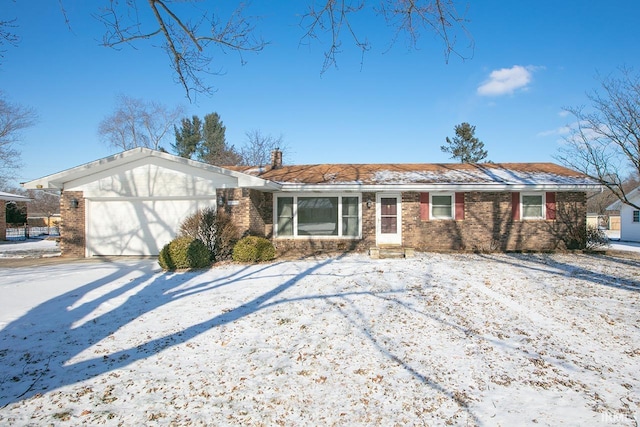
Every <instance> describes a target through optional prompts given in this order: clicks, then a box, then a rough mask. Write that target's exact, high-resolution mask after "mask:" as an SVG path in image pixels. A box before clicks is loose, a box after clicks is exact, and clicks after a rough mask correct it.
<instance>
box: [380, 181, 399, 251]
mask: <svg viewBox="0 0 640 427" xmlns="http://www.w3.org/2000/svg"><path fill="white" fill-rule="evenodd" d="M401 205H402V198H401V196H400V194H395V193H394V194H385V193H378V194H377V196H376V243H377V244H378V245H402V206H401Z"/></svg>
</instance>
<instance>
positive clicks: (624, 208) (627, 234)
mask: <svg viewBox="0 0 640 427" xmlns="http://www.w3.org/2000/svg"><path fill="white" fill-rule="evenodd" d="M627 199H628V200H629V201H630V202H631V203H633V204H635V205H637V206H640V187H638V188H635V189H634V190H632V191H630V192H629V193H627ZM607 211H620V240H624V241H627V242H640V210H638V209H636V208H634V207H633V206H629V205H627V204H625V203H622V202H621V201H620V200H617V201H615V202H613V203H612V204H610V205H609V206H607Z"/></svg>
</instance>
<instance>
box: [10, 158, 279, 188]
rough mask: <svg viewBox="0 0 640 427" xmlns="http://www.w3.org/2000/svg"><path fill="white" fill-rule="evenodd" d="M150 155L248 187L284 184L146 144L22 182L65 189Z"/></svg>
mask: <svg viewBox="0 0 640 427" xmlns="http://www.w3.org/2000/svg"><path fill="white" fill-rule="evenodd" d="M146 156H151V157H158V158H161V159H164V160H168V161H172V162H176V163H182V164H184V165H187V166H191V167H195V168H198V169H202V170H205V171H209V172H213V173H218V174H221V175H226V176H231V177H234V178H237V179H238V183H239V184H240V182H241V181H243V182H244V185H240V186H241V187H244V188H267V189H270V190H278V189H280V184H278V183H275V182H273V181H269V180H266V179H263V178H259V177H256V176H253V175H249V174H246V173H242V172H237V171H233V170H230V169H225V168H223V167H220V166H214V165H209V164H207V163H202V162H198V161H196V160H191V159H186V158H184V157H179V156H175V155H173V154H169V153H163V152H161V151H157V150H151V149H149V148H144V147H137V148H133V149H131V150H127V151H123V152H121V153H117V154H113V155H111V156H107V157H104V158H102V159H99V160H94V161H93V162H89V163H85V164H82V165H79V166H76V167H73V168H70V169H66V170H63V171H61V172H58V173H55V174H52V175H47V176H44V177H42V178H38V179H34V180H31V181H27V182H24V183H22V186H23V187H24V188H29V189H44V188H55V189H58V190H62V189H63V188H64V184H65V183H67V182H69V181H73V180H75V179H78V178H81V177H83V176H86V175H89V174H93V173H95V172H98V171H101V170H108V169H111V168H113V167H116V166H120V165H123V164H128V163H132V162H135V161H137V160H140V159H142V158H144V157H146Z"/></svg>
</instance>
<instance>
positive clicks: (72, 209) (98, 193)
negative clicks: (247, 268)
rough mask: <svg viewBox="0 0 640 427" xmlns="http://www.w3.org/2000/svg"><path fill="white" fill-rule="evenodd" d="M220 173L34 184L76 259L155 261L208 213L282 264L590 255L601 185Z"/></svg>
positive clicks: (323, 169)
mask: <svg viewBox="0 0 640 427" xmlns="http://www.w3.org/2000/svg"><path fill="white" fill-rule="evenodd" d="M281 159H282V153H281V152H279V151H274V153H272V162H271V164H270V165H266V166H262V167H239V166H234V167H218V166H212V165H208V164H204V163H200V162H197V161H193V160H189V159H184V158H181V157H177V156H174V155H171V154H167V153H163V152H159V151H154V150H149V149H145V148H136V149H133V150H129V151H125V152H123V153H120V154H116V155H113V156H109V157H106V158H104V159H100V160H97V161H94V162H91V163H88V164H85V165H81V166H78V167H75V168H72V169H69V170H65V171H62V172H59V173H56V174H53V175H50V176H46V177H43V178H40V179H36V180H33V181H30V182H27V183H25V184H23V185H24V186H25V187H26V188H33V189H38V188H40V189H44V188H54V189H58V190H61V195H62V196H61V199H60V200H61V202H60V203H61V208H60V210H61V216H62V224H61V236H62V241H61V249H62V252H63V255H67V256H79V257H84V256H95V255H155V254H158V253H159V251H160V249H161V248H162V247H163V245H165V244H166V243H168V242H169V241H170V240H171V239H172V238H174V237H175V236H176V233H177V231H178V227H179V224H180V223H181V222H182V220H183V219H184V218H186V217H187V216H188V215H190V214H192V213H194V212H195V211H196V210H198V209H201V208H203V207H207V206H209V207H212V206H217V207H218V208H219V209H225V210H226V211H227V212H228V213H229V214H230V215H231V217H232V218H233V220H234V222H235V224H236V225H237V227H238V228H239V230H240V231H241V232H242V233H246V234H249V233H250V234H256V235H262V236H266V237H268V238H270V239H272V241H273V243H274V245H275V246H276V248H277V250H278V252H279V253H280V254H299V255H304V254H310V253H315V252H318V251H327V252H329V251H331V252H333V251H347V250H356V251H358V250H359V251H367V250H370V249H371V248H378V247H384V246H391V247H405V248H413V249H415V250H425V251H458V250H462V251H464V250H501V251H511V250H516V251H518V250H523V251H529V250H531V251H547V250H556V249H564V248H567V247H575V246H577V245H580V241H581V237H583V236H584V229H585V224H586V192H587V191H593V190H596V189H599V186H598V184H597V183H595V182H594V181H592V180H590V179H589V178H587V177H586V176H584V175H582V174H580V173H578V172H575V171H572V170H570V169H567V168H564V167H561V166H558V165H555V164H552V163H508V164H493V163H484V164H318V165H294V166H286V165H282V160H281Z"/></svg>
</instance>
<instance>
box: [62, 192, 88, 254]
mask: <svg viewBox="0 0 640 427" xmlns="http://www.w3.org/2000/svg"><path fill="white" fill-rule="evenodd" d="M73 199H76V200H78V207H77V208H74V207H72V203H71V201H72V200H73ZM60 217H61V220H60V250H61V252H62V256H64V257H76V258H84V256H85V242H86V236H85V224H84V218H85V200H84V197H83V193H82V191H63V192H62V196H61V197H60Z"/></svg>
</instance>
